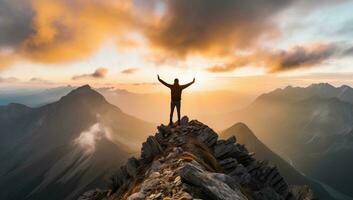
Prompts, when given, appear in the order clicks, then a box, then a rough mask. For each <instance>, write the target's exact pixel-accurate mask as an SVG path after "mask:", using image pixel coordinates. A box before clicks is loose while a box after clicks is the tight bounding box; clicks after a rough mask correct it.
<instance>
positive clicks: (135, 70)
mask: <svg viewBox="0 0 353 200" xmlns="http://www.w3.org/2000/svg"><path fill="white" fill-rule="evenodd" d="M137 71H138V68H127V69H124V70H122V71H121V73H122V74H133V73H135V72H137Z"/></svg>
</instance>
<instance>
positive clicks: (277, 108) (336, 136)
mask: <svg viewBox="0 0 353 200" xmlns="http://www.w3.org/2000/svg"><path fill="white" fill-rule="evenodd" d="M352 94H353V89H352V88H350V87H348V86H341V87H334V86H331V85H329V84H313V85H311V86H308V87H306V88H300V87H286V88H284V89H277V90H274V91H272V92H270V93H267V94H263V95H261V96H259V97H258V98H257V99H256V100H255V101H254V102H253V103H252V104H250V105H249V106H248V107H247V108H245V109H242V110H239V111H235V112H231V113H229V114H227V115H226V116H223V117H222V118H221V120H223V121H227V120H228V121H227V123H231V122H230V121H233V122H234V121H242V122H244V123H246V124H247V125H249V126H250V127H252V129H253V130H254V132H255V133H256V134H257V135H256V136H257V137H258V138H259V139H260V140H261V141H263V142H264V143H265V144H266V145H267V146H268V147H270V148H271V149H273V150H274V151H275V152H276V153H277V154H279V155H280V156H281V157H284V158H286V160H288V161H289V162H290V163H291V164H292V165H293V166H294V167H295V168H296V169H297V170H299V171H301V172H303V173H304V174H305V175H306V176H307V177H310V178H313V179H315V180H318V181H320V182H322V183H324V184H326V185H328V186H331V187H333V188H334V189H336V190H338V191H340V192H342V193H344V194H347V195H348V196H351V197H353V187H352V185H353V174H352V173H351V169H352V167H353V156H352V155H353V123H352V121H353V103H352V102H353V98H352V96H353V95H352Z"/></svg>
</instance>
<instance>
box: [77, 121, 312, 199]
mask: <svg viewBox="0 0 353 200" xmlns="http://www.w3.org/2000/svg"><path fill="white" fill-rule="evenodd" d="M79 199H80V200H120V199H128V200H142V199H161V200H162V199H163V200H167V199H182V200H188V199H207V200H213V199H214V200H246V199H249V200H252V199H254V200H277V199H278V200H281V199H283V200H287V199H288V200H311V199H315V198H314V195H313V192H312V191H311V189H310V188H309V187H308V186H293V185H290V184H289V183H287V182H286V180H284V178H283V177H282V176H281V174H280V173H279V171H278V170H277V168H276V167H275V166H272V165H271V164H269V162H266V161H257V160H256V159H254V158H253V153H252V152H248V150H247V149H246V147H245V146H244V145H242V144H239V143H237V140H236V138H235V137H234V136H233V137H230V138H228V139H226V140H223V139H219V138H218V134H217V133H215V132H214V131H213V130H212V129H211V128H209V127H208V126H207V125H205V124H202V123H201V122H199V121H197V120H192V121H190V122H189V120H188V118H187V117H183V119H182V120H181V124H180V125H175V126H172V127H169V126H164V125H161V126H159V127H158V132H157V133H156V134H155V135H154V136H149V137H148V138H147V140H146V142H144V143H143V144H142V149H141V156H140V158H135V157H132V158H130V159H128V161H127V162H126V164H125V165H123V166H121V167H120V169H118V171H117V172H116V173H115V174H114V175H113V176H112V177H111V178H110V182H109V189H107V190H99V189H96V190H91V191H88V192H86V193H84V194H83V195H82V196H81V197H80V198H79Z"/></svg>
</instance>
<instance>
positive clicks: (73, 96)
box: [61, 85, 105, 102]
mask: <svg viewBox="0 0 353 200" xmlns="http://www.w3.org/2000/svg"><path fill="white" fill-rule="evenodd" d="M79 99H82V100H85V101H95V102H103V101H104V102H105V98H104V97H103V95H101V94H100V93H99V92H97V91H95V90H94V89H92V88H91V86H89V85H83V86H81V87H78V88H76V89H74V90H72V91H71V92H70V93H69V94H67V95H66V96H63V97H62V98H61V100H62V101H68V100H71V101H72V100H79Z"/></svg>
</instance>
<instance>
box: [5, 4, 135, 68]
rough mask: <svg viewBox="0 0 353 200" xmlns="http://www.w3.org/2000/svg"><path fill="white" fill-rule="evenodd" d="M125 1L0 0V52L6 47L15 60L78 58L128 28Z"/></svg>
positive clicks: (128, 7)
mask: <svg viewBox="0 0 353 200" xmlns="http://www.w3.org/2000/svg"><path fill="white" fill-rule="evenodd" d="M131 5H132V3H131V1H130V0H126V1H118V2H117V1H109V0H91V1H83V0H70V1H69V0H52V1H42V0H0V30H2V31H0V50H1V49H2V48H11V49H12V50H13V53H12V54H13V55H16V56H18V57H17V59H20V58H21V59H27V60H31V61H34V62H39V63H49V64H50V63H55V64H56V63H63V62H71V61H75V60H80V59H82V58H85V57H88V56H90V55H92V54H93V53H94V52H95V51H97V49H98V48H99V47H100V46H101V45H102V43H103V42H105V41H106V40H108V39H112V38H113V39H114V37H118V36H119V35H120V34H123V33H125V32H126V31H127V30H130V27H132V26H133V24H134V22H133V21H134V20H135V19H134V17H133V16H132V12H131ZM9 56H10V55H7V56H6V57H9ZM6 64H8V63H5V64H4V65H3V66H6Z"/></svg>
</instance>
